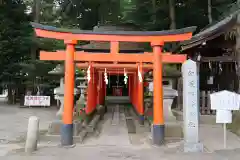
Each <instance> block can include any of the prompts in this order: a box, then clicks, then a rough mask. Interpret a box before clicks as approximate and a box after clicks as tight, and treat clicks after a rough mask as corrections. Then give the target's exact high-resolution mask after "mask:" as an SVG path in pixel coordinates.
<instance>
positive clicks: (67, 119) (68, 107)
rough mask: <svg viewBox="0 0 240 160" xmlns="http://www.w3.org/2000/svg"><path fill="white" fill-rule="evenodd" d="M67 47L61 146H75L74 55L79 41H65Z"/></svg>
mask: <svg viewBox="0 0 240 160" xmlns="http://www.w3.org/2000/svg"><path fill="white" fill-rule="evenodd" d="M65 44H66V45H67V49H66V58H65V77H64V78H65V84H64V88H65V89H64V112H63V125H62V128H61V144H62V145H63V146H68V145H72V144H73V107H74V94H73V93H74V75H75V66H74V53H75V45H76V44H77V41H74V40H71V41H65Z"/></svg>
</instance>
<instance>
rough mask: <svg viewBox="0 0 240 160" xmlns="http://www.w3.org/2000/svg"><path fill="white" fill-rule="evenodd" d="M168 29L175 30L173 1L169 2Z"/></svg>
mask: <svg viewBox="0 0 240 160" xmlns="http://www.w3.org/2000/svg"><path fill="white" fill-rule="evenodd" d="M168 3H169V17H170V29H176V14H175V0H169V1H168Z"/></svg>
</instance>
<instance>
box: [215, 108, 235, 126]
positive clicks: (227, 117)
mask: <svg viewBox="0 0 240 160" xmlns="http://www.w3.org/2000/svg"><path fill="white" fill-rule="evenodd" d="M216 123H232V111H229V110H217V112H216Z"/></svg>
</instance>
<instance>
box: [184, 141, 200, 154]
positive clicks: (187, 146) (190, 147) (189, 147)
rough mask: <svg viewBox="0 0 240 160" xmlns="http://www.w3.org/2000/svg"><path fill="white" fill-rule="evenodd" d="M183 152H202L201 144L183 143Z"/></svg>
mask: <svg viewBox="0 0 240 160" xmlns="http://www.w3.org/2000/svg"><path fill="white" fill-rule="evenodd" d="M184 152H203V144H202V143H187V142H185V143H184Z"/></svg>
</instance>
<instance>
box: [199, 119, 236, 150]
mask: <svg viewBox="0 0 240 160" xmlns="http://www.w3.org/2000/svg"><path fill="white" fill-rule="evenodd" d="M199 136H200V141H201V142H202V143H203V144H204V146H205V148H206V149H207V150H208V151H209V152H213V151H216V150H223V149H224V147H223V127H222V125H220V124H215V125H209V124H200V128H199ZM237 148H240V138H239V137H238V136H237V135H235V134H234V133H232V132H230V131H227V149H230V150H232V149H237Z"/></svg>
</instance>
